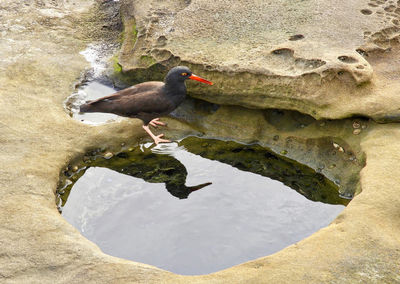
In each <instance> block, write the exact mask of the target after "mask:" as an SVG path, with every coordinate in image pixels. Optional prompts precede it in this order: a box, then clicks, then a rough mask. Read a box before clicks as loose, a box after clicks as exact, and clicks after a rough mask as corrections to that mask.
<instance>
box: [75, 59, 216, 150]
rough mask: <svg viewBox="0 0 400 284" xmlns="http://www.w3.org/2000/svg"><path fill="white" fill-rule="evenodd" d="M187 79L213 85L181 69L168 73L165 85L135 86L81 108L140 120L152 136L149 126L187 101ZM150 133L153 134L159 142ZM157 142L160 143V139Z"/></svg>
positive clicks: (88, 103) (151, 83)
mask: <svg viewBox="0 0 400 284" xmlns="http://www.w3.org/2000/svg"><path fill="white" fill-rule="evenodd" d="M186 79H193V80H197V81H200V82H203V83H207V84H210V85H212V83H211V82H209V81H207V80H205V79H202V78H200V77H198V76H196V75H193V74H192V72H191V71H190V69H189V68H187V67H185V66H178V67H174V68H172V69H171V70H170V71H169V72H168V74H167V76H166V77H165V80H164V82H155V81H153V82H145V83H140V84H137V85H134V86H132V87H129V88H126V89H124V90H121V91H118V92H116V93H114V94H112V95H109V96H105V97H102V98H100V99H97V100H94V101H88V102H86V103H85V104H83V105H81V106H80V111H81V112H106V113H114V114H117V115H120V116H126V117H132V118H139V119H141V120H142V121H143V123H144V126H145V127H144V128H145V130H146V132H148V133H149V131H150V130H149V129H148V127H147V125H148V124H149V123H150V122H151V121H152V120H153V119H155V118H158V117H160V116H164V115H167V114H169V113H170V112H172V111H173V110H174V109H175V108H177V107H178V106H179V105H180V104H181V103H182V102H183V100H184V99H185V97H186V86H185V80H186ZM150 124H151V123H150ZM157 124H159V123H157ZM160 124H161V123H160ZM151 125H153V124H151ZM161 125H162V124H161ZM146 127H147V129H146ZM150 133H151V132H150ZM150 133H149V135H150V136H151V137H152V138H153V139H154V140H155V138H154V137H153V136H152V134H150ZM155 142H156V143H157V141H156V140H155ZM159 142H160V141H159ZM161 142H165V141H161Z"/></svg>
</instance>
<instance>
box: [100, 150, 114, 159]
mask: <svg viewBox="0 0 400 284" xmlns="http://www.w3.org/2000/svg"><path fill="white" fill-rule="evenodd" d="M113 156H114V154H113V153H111V152H106V153H104V155H103V158H104V159H107V160H108V159H111V158H112V157H113Z"/></svg>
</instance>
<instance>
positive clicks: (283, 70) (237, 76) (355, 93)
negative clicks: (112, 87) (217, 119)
mask: <svg viewBox="0 0 400 284" xmlns="http://www.w3.org/2000/svg"><path fill="white" fill-rule="evenodd" d="M399 11H400V6H398V4H397V2H396V1H375V0H371V1H346V0H341V1H335V2H332V1H308V0H307V1H300V0H299V1H286V0H279V1H261V0H251V1H230V0H222V1H212V2H210V1H208V0H194V1H182V0H175V1H165V2H162V3H160V1H157V0H153V1H147V0H146V1H132V0H124V1H123V19H124V24H125V39H126V40H125V41H124V44H123V47H122V50H121V54H120V56H119V64H120V65H121V66H122V70H123V71H125V72H129V71H136V72H131V73H132V74H133V76H132V77H135V76H138V77H139V78H138V79H140V76H139V75H138V74H141V73H140V72H137V71H138V70H142V69H144V68H148V67H152V68H153V69H160V68H162V67H163V66H170V65H176V64H186V65H190V66H191V68H192V69H193V70H194V71H195V72H198V73H199V72H200V73H203V74H204V75H206V76H207V77H208V78H210V79H211V80H213V81H214V82H216V84H215V86H214V87H213V88H212V89H211V90H207V91H204V90H202V89H200V88H197V89H195V93H194V94H193V96H196V97H198V98H201V99H204V100H207V101H210V102H214V103H220V104H226V103H230V104H233V105H241V106H246V107H249V108H262V109H265V108H280V109H292V110H298V111H300V112H302V113H307V114H309V115H311V116H313V117H315V118H333V119H337V118H343V117H346V116H351V115H363V116H368V117H373V118H374V119H376V120H379V121H382V120H384V121H398V120H399V110H398V105H399V103H400V99H399V97H398V96H397V95H396V93H397V91H398V90H399V83H398V82H399V80H398V79H397V75H393V74H398V73H399V70H398V67H396V66H391V67H390V68H391V69H392V71H393V72H392V75H391V76H388V75H387V73H386V72H387V69H386V68H385V67H384V68H382V67H383V66H381V65H380V64H377V63H376V62H374V59H375V58H380V56H381V55H382V53H385V52H389V54H388V55H387V56H388V60H390V61H392V62H394V61H396V60H398V54H397V52H393V48H394V47H395V46H397V45H398V36H399V31H400V28H399V17H400V16H399V13H400V12H399ZM389 58H390V59H389ZM157 66H158V68H157ZM134 74H136V75H134ZM152 74H153V76H156V77H157V73H156V72H153V73H152ZM381 78H382V79H384V80H380V79H381Z"/></svg>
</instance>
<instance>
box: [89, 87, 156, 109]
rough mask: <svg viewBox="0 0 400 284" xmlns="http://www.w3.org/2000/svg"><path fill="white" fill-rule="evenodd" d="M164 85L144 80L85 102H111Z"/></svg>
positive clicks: (92, 103)
mask: <svg viewBox="0 0 400 284" xmlns="http://www.w3.org/2000/svg"><path fill="white" fill-rule="evenodd" d="M162 86H164V83H163V82H145V83H141V84H137V85H134V86H132V87H129V88H126V89H123V90H120V91H118V92H116V93H114V94H111V95H108V96H105V97H102V98H99V99H97V100H93V101H88V102H86V103H87V104H89V105H94V104H97V103H99V102H111V101H118V100H121V99H123V98H126V97H131V96H135V95H138V94H142V93H146V92H149V91H154V90H158V89H160V88H162Z"/></svg>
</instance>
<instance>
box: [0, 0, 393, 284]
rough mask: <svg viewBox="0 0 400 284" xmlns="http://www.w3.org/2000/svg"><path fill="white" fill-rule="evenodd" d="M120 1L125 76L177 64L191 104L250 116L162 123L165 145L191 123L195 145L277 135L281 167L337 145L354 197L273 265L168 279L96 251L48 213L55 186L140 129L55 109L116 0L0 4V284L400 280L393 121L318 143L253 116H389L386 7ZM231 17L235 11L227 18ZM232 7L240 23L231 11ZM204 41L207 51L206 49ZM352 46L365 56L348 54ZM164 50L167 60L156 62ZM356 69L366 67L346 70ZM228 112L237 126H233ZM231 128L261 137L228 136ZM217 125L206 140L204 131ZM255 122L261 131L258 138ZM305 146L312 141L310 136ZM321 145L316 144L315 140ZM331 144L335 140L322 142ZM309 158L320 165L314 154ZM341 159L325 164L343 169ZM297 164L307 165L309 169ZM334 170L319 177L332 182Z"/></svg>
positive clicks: (332, 133) (335, 129) (389, 19)
mask: <svg viewBox="0 0 400 284" xmlns="http://www.w3.org/2000/svg"><path fill="white" fill-rule="evenodd" d="M121 2H122V4H123V5H124V7H123V16H124V17H123V19H124V25H125V33H124V36H123V39H124V43H123V49H122V51H121V54H120V64H121V65H122V69H123V70H124V71H126V73H127V74H128V75H129V74H131V75H132V74H133V73H132V71H129V70H136V69H138V74H142V75H143V74H144V75H146V74H150V73H146V72H145V71H143V72H142V73H141V72H140V70H155V71H158V72H159V73H157V72H155V74H158V75H160V74H161V71H162V67H160V66H162V65H160V64H158V63H154V60H157V61H164V63H163V64H164V65H165V66H167V67H168V66H169V65H168V64H172V63H174V62H175V63H178V62H180V63H187V64H190V65H191V66H192V68H193V69H194V70H195V71H196V72H198V73H199V75H203V76H204V77H208V78H209V79H211V80H214V81H215V82H216V84H215V86H214V87H213V89H211V88H210V89H209V91H210V93H202V92H200V91H198V90H197V89H196V87H195V86H194V85H190V86H189V87H190V92H191V93H192V95H196V96H198V97H202V98H204V99H206V100H209V101H214V102H222V103H224V104H229V102H231V104H240V105H242V107H243V106H247V107H254V108H259V110H257V111H254V112H251V111H250V110H248V109H244V108H242V107H240V108H239V107H237V106H222V107H221V108H220V109H219V110H218V111H217V112H215V113H214V114H211V115H210V116H209V117H208V118H207V119H205V118H204V119H202V120H201V123H200V122H196V121H195V120H194V121H186V122H180V121H177V120H169V122H170V133H169V134H170V135H176V134H174V133H176V132H174V130H176V131H178V130H180V131H182V129H183V130H184V131H186V132H185V133H191V131H192V132H193V130H192V126H188V125H190V124H193V125H195V126H196V128H198V129H200V131H201V132H204V133H205V134H206V135H208V136H213V137H227V136H228V137H231V136H234V135H239V133H241V135H242V136H241V139H243V140H244V141H249V139H254V137H256V139H259V140H260V141H261V142H262V143H265V144H268V143H271V145H272V146H274V144H273V143H274V142H273V141H275V140H273V138H274V136H276V135H278V134H280V133H281V132H280V131H283V132H284V135H283V136H282V135H281V136H280V137H281V138H280V140H279V141H286V142H287V141H288V140H287V138H290V137H298V138H297V140H296V141H295V142H294V143H293V147H292V148H290V147H289V150H293V153H292V151H289V152H288V156H290V157H293V158H299V157H300V158H301V157H303V158H304V157H305V156H306V155H304V154H303V155H300V154H296V152H295V150H296V149H298V150H299V151H301V150H302V149H308V150H309V151H310V152H309V153H310V156H309V157H318V156H319V154H318V153H319V151H320V149H324V148H323V147H325V146H324V145H325V144H324V143H325V142H324V143H322V144H321V143H320V142H318V141H329V142H335V143H338V145H340V147H343V148H344V149H345V150H347V149H352V151H353V152H354V155H355V156H356V157H357V158H359V159H360V161H361V162H360V163H358V164H357V167H358V169H359V168H362V170H361V175H360V180H359V183H358V182H357V184H359V185H360V189H361V193H360V194H359V195H357V196H356V197H355V198H354V200H353V201H352V202H351V203H350V204H349V205H348V207H347V208H346V209H345V210H344V211H343V212H342V213H341V214H340V215H339V216H338V217H337V219H336V220H335V221H334V222H333V223H332V224H331V225H330V226H328V227H326V228H324V229H322V230H320V231H319V232H317V233H315V234H313V235H312V236H311V237H309V238H307V239H305V240H303V241H301V242H299V243H297V244H294V245H292V246H290V247H288V248H286V249H284V250H282V251H280V252H279V253H277V254H274V255H271V256H267V257H263V258H260V259H257V260H254V261H250V262H248V263H245V264H241V265H238V266H236V267H232V268H229V269H227V270H224V271H220V272H217V273H214V274H211V275H203V276H193V277H190V276H180V275H175V274H173V273H170V272H166V271H163V270H160V269H157V268H155V267H153V266H150V265H145V264H140V263H136V262H132V261H127V260H123V259H119V258H115V257H111V256H108V255H105V254H104V253H102V252H101V251H100V250H99V248H98V247H97V246H96V245H95V244H93V243H91V242H90V241H88V240H86V239H85V238H83V237H82V236H81V235H80V233H79V232H78V231H77V230H76V229H75V228H73V227H72V226H71V225H69V224H68V223H67V222H66V221H65V220H64V219H63V218H62V217H61V216H60V214H59V213H58V211H57V208H56V204H55V190H56V188H57V183H58V180H59V174H60V172H61V171H62V169H64V168H65V167H66V166H67V165H68V164H71V163H73V161H74V160H78V159H81V158H82V155H84V153H86V152H87V151H90V150H93V149H100V150H107V151H112V152H115V151H118V150H120V149H121V143H124V145H132V144H134V143H137V141H138V139H139V138H141V137H142V136H144V135H145V134H144V133H143V131H142V130H141V123H140V121H137V120H133V119H132V120H124V121H122V122H119V123H112V124H108V125H104V126H101V127H93V126H88V125H83V124H80V123H79V122H77V121H74V120H72V119H71V118H70V117H69V116H68V114H67V113H66V111H65V109H64V107H63V103H64V101H65V99H66V97H67V96H69V95H70V94H71V93H72V92H73V91H74V88H75V86H74V85H75V83H76V82H79V81H80V80H81V77H82V72H83V71H84V70H85V68H88V64H87V62H86V61H85V59H84V57H83V56H82V55H81V54H80V53H79V52H80V51H82V50H83V49H85V48H86V46H87V45H88V44H89V43H91V42H93V41H95V40H97V39H100V38H106V39H110V40H114V39H115V40H116V38H117V37H118V35H116V34H115V33H114V32H113V31H114V30H115V29H117V30H118V26H119V21H118V19H117V18H116V17H117V14H118V13H117V14H116V13H115V10H113V8H112V7H111V6H112V5H116V3H119V2H118V1H117V2H114V1H98V2H96V1H88V0H69V1H61V0H60V1H58V0H35V1H27V0H16V1H11V0H3V1H1V2H0V19H1V20H0V34H1V37H0V52H1V57H0V193H1V199H0V282H1V283H7V284H8V283H356V282H362V283H398V282H400V276H399V267H400V237H399V236H400V218H399V212H400V195H399V194H398V193H399V190H400V189H399V184H400V178H399V176H397V175H396V174H395V173H397V172H398V171H399V170H400V169H399V162H398V161H399V159H400V154H399V153H400V144H399V141H400V130H399V127H398V124H396V123H389V124H376V123H374V122H368V127H367V128H366V129H363V130H362V133H359V134H357V135H355V134H352V131H354V130H353V129H352V125H353V123H354V122H353V120H349V121H343V122H335V121H334V122H326V123H327V124H328V126H327V130H326V131H325V130H324V131H325V132H324V131H322V132H318V131H317V129H318V127H321V125H320V124H319V123H320V122H318V121H314V120H309V119H308V118H307V119H305V121H303V118H291V119H292V121H297V124H296V125H297V126H290V125H288V124H280V119H279V117H278V118H276V117H275V116H274V115H273V113H267V112H264V110H262V109H263V108H265V107H278V108H289V109H296V110H299V111H302V112H304V113H308V114H311V115H312V116H314V117H329V118H339V117H343V116H347V115H350V114H361V115H369V116H371V117H373V118H375V119H382V120H397V118H398V108H399V107H398V106H399V104H398V100H399V98H398V96H396V94H397V86H398V82H397V81H398V80H397V78H398V75H399V70H398V67H397V66H396V65H395V64H393V63H394V62H396V58H397V57H398V56H399V52H398V49H397V47H396V43H397V32H398V28H397V24H398V22H397V21H398V16H397V14H398V13H397V12H396V11H397V3H396V2H394V1H371V2H368V1H336V2H335V3H333V2H332V1H324V3H320V2H321V1H295V2H292V1H274V2H272V1H271V2H269V1H240V4H239V2H238V1H232V2H228V1H226V0H223V1H214V2H212V3H211V4H210V2H206V1H203V0H192V1H146V2H145V1H135V2H133V1H132V2H128V1H121ZM233 2H234V3H233ZM325 2H326V3H325ZM331 2H332V4H330V3H331ZM110 5H111V6H110ZM118 5H119V4H118ZM268 5H270V6H271V7H272V8H271V10H268V9H267V8H268ZM235 6H237V7H235ZM243 7H246V8H248V9H242V10H240V9H241V8H243ZM234 8H235V9H234ZM238 9H239V10H240V11H241V12H240V13H236V14H232V15H231V13H234V11H238ZM211 10H212V11H213V12H212V13H210V11H211ZM268 11H269V12H268ZM288 11H290V13H287V12H288ZM150 12H151V13H150ZM267 12H268V13H267ZM104 13H105V14H104ZM197 15H198V16H197ZM200 15H201V17H200ZM282 15H286V16H285V18H283V19H282V18H281V16H282ZM339 16H340V18H338V17H339ZM255 19H256V20H255ZM105 21H106V22H105ZM129 29H130V30H129ZM152 30H153V32H152V33H148V32H149V31H152ZM282 31H284V32H282ZM157 33H158V34H157ZM300 34H301V35H303V36H304V38H303V37H300V36H299V35H300ZM163 36H164V37H165V39H164V38H163ZM133 39H134V40H135V41H133ZM202 39H204V40H202ZM213 40H215V41H216V42H218V44H215V46H212V42H213ZM129 41H130V42H129ZM157 41H158V43H157ZM261 43H262V44H261ZM156 44H158V45H159V46H158V47H157V48H158V50H159V51H157V49H156V48H155V47H156V46H155V45H156ZM194 46H196V48H194ZM390 47H391V49H390ZM359 48H364V49H363V51H359V52H357V51H356V50H357V49H359ZM210 49H212V50H213V51H214V52H213V53H212V54H211V52H210ZM223 49H225V51H224V50H223ZM164 51H165V52H166V53H165V52H164ZM274 51H275V52H274ZM142 52H144V53H143V54H142ZM147 52H149V53H147ZM157 52H158V55H156V54H157ZM168 52H170V54H171V55H168V54H169V53H168ZM271 52H272V53H271ZM360 53H361V54H360ZM163 54H166V55H165V59H163V60H162V58H164V57H162V56H163ZM366 54H368V56H366ZM258 55H260V56H258ZM143 56H144V57H143ZM168 56H169V57H168ZM341 56H346V57H341ZM364 56H365V57H364ZM167 57H168V58H167ZM339 57H340V58H341V59H339ZM138 58H139V59H140V58H141V63H138V61H137V60H138ZM262 58H265V64H262V62H264V61H263V59H262ZM171 60H172V61H171ZM251 60H254V64H253V65H252V64H251V62H252V61H251ZM305 63H307V64H305ZM309 63H310V65H308V64H309ZM311 63H312V64H311ZM139 64H141V65H139ZM235 64H237V66H236V65H235ZM311 65H312V66H311ZM359 65H360V66H364V68H357V66H359ZM153 66H155V67H157V68H155V67H153ZM252 66H253V67H252ZM310 66H311V67H310ZM146 68H148V69H146ZM307 68H309V70H308V69H307ZM306 69H307V70H306ZM357 70H358V71H357ZM360 70H361V71H360ZM130 72H131V73H130ZM357 72H358V73H357ZM339 73H340V74H339ZM128 75H126V74H125V76H128ZM132 80H134V78H132ZM239 83H240V84H239ZM235 84H236V85H235ZM239 86H240V88H239ZM253 94H254V96H253ZM233 95H235V96H233ZM262 96H264V97H262ZM226 98H229V100H227V99H226ZM233 98H234V99H233ZM235 100H236V101H235ZM314 111H315V113H314ZM233 114H235V115H237V116H238V117H237V118H236V119H233V122H232V121H231V120H230V119H229V118H234V117H233ZM241 114H243V115H244V114H246V116H247V115H248V118H247V120H245V121H244V122H243V123H242V124H239V122H238V121H239V120H240V119H242V118H243V116H241ZM289 116H291V115H289ZM183 120H184V119H183ZM299 120H300V122H299ZM289 121H290V120H289ZM307 121H308V122H307ZM244 123H248V124H251V125H253V126H254V125H259V126H260V127H259V128H256V127H253V128H249V130H248V131H242V132H241V128H240V127H243V125H244ZM218 125H220V129H216V128H217V126H218ZM301 125H304V126H301ZM263 126H265V127H266V129H269V132H274V135H273V136H272V134H270V133H269V132H268V133H267V132H265V131H264V130H263ZM287 127H289V128H287ZM185 129H187V130H185ZM302 129H303V130H302ZM235 131H236V132H235ZM311 134H312V135H314V136H312V137H311V138H310V137H309V135H311ZM321 135H322V138H323V140H319V139H320V138H321ZM332 137H334V138H340V139H341V140H335V139H332V140H329V139H330V138H332ZM282 139H283V140H282ZM310 139H311V140H310ZM312 139H314V140H315V141H314V142H313V140H312ZM263 141H264V142H263ZM286 142H285V143H286ZM329 145H330V147H333V148H335V147H336V146H335V145H333V144H329ZM274 147H276V148H275V150H276V151H281V149H287V147H288V146H287V145H286V144H279V143H276V144H275V146H274ZM318 147H322V148H318ZM335 149H339V148H337V147H336V148H335ZM321 153H322V154H320V155H322V156H323V157H324V159H325V160H327V159H328V158H327V157H328V156H326V155H324V153H323V152H321ZM343 157H345V156H343ZM349 158H350V156H346V157H345V158H343V159H339V160H337V161H336V163H337V164H338V165H340V166H343V167H345V166H346V165H347V164H346V162H345V161H346V159H349ZM325 160H324V161H325ZM304 162H305V163H307V161H304ZM308 163H309V164H310V166H313V165H312V161H311V159H310V161H308ZM328 174H329V173H328V172H327V175H328ZM336 174H337V172H332V173H331V175H332V177H334V176H335V175H336ZM133 214H134V212H133Z"/></svg>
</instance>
